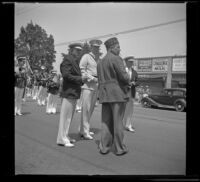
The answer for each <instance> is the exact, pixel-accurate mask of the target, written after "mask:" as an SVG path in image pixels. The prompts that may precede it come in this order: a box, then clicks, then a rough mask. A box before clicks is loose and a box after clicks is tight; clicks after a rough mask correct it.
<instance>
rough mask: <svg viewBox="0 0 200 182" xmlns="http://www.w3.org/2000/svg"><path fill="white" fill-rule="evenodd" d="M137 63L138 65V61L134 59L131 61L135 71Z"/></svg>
mask: <svg viewBox="0 0 200 182" xmlns="http://www.w3.org/2000/svg"><path fill="white" fill-rule="evenodd" d="M137 65H138V61H137V60H136V59H135V60H134V62H133V69H134V70H136V71H137V70H138V69H137Z"/></svg>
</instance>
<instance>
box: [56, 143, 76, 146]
mask: <svg viewBox="0 0 200 182" xmlns="http://www.w3.org/2000/svg"><path fill="white" fill-rule="evenodd" d="M57 145H62V146H65V147H74V144H72V143H70V142H66V143H57Z"/></svg>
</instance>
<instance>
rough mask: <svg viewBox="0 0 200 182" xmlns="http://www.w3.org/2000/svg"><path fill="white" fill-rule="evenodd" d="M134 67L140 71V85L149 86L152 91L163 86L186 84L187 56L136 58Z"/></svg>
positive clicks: (158, 89) (157, 91)
mask: <svg viewBox="0 0 200 182" xmlns="http://www.w3.org/2000/svg"><path fill="white" fill-rule="evenodd" d="M134 69H135V70H136V71H137V73H138V82H139V84H140V87H142V88H144V89H145V88H146V87H148V88H149V89H150V90H151V92H152V93H159V92H160V91H161V90H162V89H163V88H166V87H168V88H171V87H172V88H174V87H182V88H183V87H185V86H186V57H185V56H179V57H177V56H176V57H175V56H174V57H172V56H168V57H152V58H136V59H135V61H134Z"/></svg>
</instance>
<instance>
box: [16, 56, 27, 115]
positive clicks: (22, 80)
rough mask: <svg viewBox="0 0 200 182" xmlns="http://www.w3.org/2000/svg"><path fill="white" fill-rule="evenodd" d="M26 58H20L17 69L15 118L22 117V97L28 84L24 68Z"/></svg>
mask: <svg viewBox="0 0 200 182" xmlns="http://www.w3.org/2000/svg"><path fill="white" fill-rule="evenodd" d="M24 64H25V62H24V58H23V57H19V58H18V66H17V67H15V77H16V82H15V116H16V115H19V116H21V115H22V113H21V110H22V96H23V91H24V88H25V84H26V69H25V68H24Z"/></svg>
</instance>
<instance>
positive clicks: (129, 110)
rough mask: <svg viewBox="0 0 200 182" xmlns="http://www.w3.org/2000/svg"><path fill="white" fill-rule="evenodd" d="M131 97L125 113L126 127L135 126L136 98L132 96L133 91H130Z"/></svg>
mask: <svg viewBox="0 0 200 182" xmlns="http://www.w3.org/2000/svg"><path fill="white" fill-rule="evenodd" d="M129 95H130V98H129V101H128V102H127V103H126V109H125V113H124V119H123V123H124V127H125V128H127V127H131V126H133V109H134V98H132V96H131V92H129Z"/></svg>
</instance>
